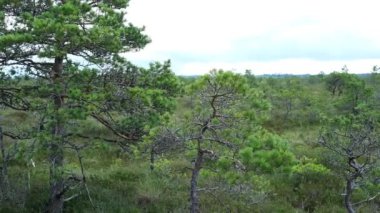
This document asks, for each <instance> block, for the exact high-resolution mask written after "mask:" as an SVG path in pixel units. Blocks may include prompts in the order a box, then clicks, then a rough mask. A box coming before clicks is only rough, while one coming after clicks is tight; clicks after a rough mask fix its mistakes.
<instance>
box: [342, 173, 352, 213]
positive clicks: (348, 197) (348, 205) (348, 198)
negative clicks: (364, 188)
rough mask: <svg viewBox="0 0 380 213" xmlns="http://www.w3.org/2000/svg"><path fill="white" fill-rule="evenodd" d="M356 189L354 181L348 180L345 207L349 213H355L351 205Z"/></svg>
mask: <svg viewBox="0 0 380 213" xmlns="http://www.w3.org/2000/svg"><path fill="white" fill-rule="evenodd" d="M353 189H354V180H352V179H350V178H347V182H346V194H345V195H344V206H345V207H346V209H347V212H348V213H355V210H354V207H353V206H352V203H351V195H352V191H353Z"/></svg>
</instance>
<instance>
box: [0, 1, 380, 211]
mask: <svg viewBox="0 0 380 213" xmlns="http://www.w3.org/2000/svg"><path fill="white" fill-rule="evenodd" d="M127 3H128V1H127V0H117V1H95V0H92V1H90V0H81V1H80V0H66V1H64V0H61V1H52V0H38V1H19V0H14V1H7V0H0V8H1V10H0V170H1V171H0V212H189V211H190V212H350V213H352V212H377V211H379V210H380V196H378V195H379V193H380V169H379V168H380V167H379V157H380V141H379V138H380V130H379V124H380V111H379V107H380V74H379V73H378V69H377V67H375V68H374V71H373V73H371V74H367V75H360V76H359V75H354V74H350V73H349V72H348V70H342V71H338V72H332V73H331V74H328V75H325V74H320V75H313V76H254V75H253V74H252V73H251V72H250V71H246V73H245V74H236V73H232V72H229V71H223V70H212V71H210V73H209V74H206V75H204V76H198V77H191V78H190V77H179V76H176V75H175V74H174V73H173V72H172V70H171V67H170V61H166V62H152V63H151V64H150V66H149V67H148V68H141V67H138V66H135V65H133V64H131V63H130V62H128V61H127V60H126V59H124V58H123V57H121V55H120V54H121V53H125V52H128V51H136V50H139V49H142V48H143V47H144V46H145V45H147V44H148V43H149V42H150V40H149V37H148V36H147V35H145V34H144V31H143V28H139V27H136V26H134V25H132V24H130V23H127V20H126V19H125V18H126V17H125V10H124V9H125V8H126V6H127Z"/></svg>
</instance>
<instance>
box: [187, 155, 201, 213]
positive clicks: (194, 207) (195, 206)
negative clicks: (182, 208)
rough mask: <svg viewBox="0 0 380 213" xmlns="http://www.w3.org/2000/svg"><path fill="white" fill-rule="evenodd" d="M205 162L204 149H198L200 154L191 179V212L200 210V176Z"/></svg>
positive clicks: (196, 212)
mask: <svg viewBox="0 0 380 213" xmlns="http://www.w3.org/2000/svg"><path fill="white" fill-rule="evenodd" d="M202 164H203V152H202V150H199V149H198V155H197V159H196V160H195V164H194V168H193V172H192V174H191V181H190V202H191V203H190V212H191V213H198V212H200V202H199V196H198V191H197V190H198V189H197V187H198V176H199V172H200V170H201V169H202Z"/></svg>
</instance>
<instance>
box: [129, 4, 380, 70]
mask: <svg viewBox="0 0 380 213" xmlns="http://www.w3.org/2000/svg"><path fill="white" fill-rule="evenodd" d="M379 8H380V1H379V0H360V1H358V0H344V1H343V0H318V1H308V0H286V1H284V0H234V1H232V0H160V1H158V0H131V2H130V5H129V7H128V9H127V16H126V17H127V21H128V22H131V23H133V24H134V25H136V26H144V27H145V33H146V34H147V35H149V36H150V38H151V40H152V43H150V44H148V45H147V46H146V47H145V48H144V49H143V50H140V51H139V52H134V53H127V54H125V56H126V57H127V59H129V60H130V61H132V62H134V63H136V64H138V65H140V66H147V65H148V64H149V62H152V61H164V60H168V59H170V60H171V62H172V68H173V71H174V72H175V73H176V74H178V75H200V74H204V73H207V72H209V71H210V70H211V69H224V70H231V71H235V72H241V73H243V72H244V71H245V70H248V69H249V70H251V71H252V73H253V74H257V75H260V74H318V73H320V72H324V73H329V72H332V71H339V70H341V69H342V67H344V66H347V68H348V69H349V72H353V73H369V72H371V71H372V68H373V66H374V65H380V23H379V20H380V19H379V18H380V17H379V14H380V13H379Z"/></svg>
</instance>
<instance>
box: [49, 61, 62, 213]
mask: <svg viewBox="0 0 380 213" xmlns="http://www.w3.org/2000/svg"><path fill="white" fill-rule="evenodd" d="M62 71H63V58H62V57H57V58H56V59H55V61H54V66H53V68H52V70H51V75H50V77H51V79H52V82H53V85H54V87H55V88H56V91H55V94H54V96H53V103H54V115H53V117H54V124H53V126H52V136H53V140H52V141H51V142H50V197H49V202H48V205H47V208H46V212H49V213H60V212H62V211H63V202H64V179H63V143H64V140H63V134H64V126H63V121H62V118H61V116H60V115H59V109H61V108H62V107H63V104H64V98H63V89H64V88H63V82H62V81H63V79H62Z"/></svg>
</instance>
